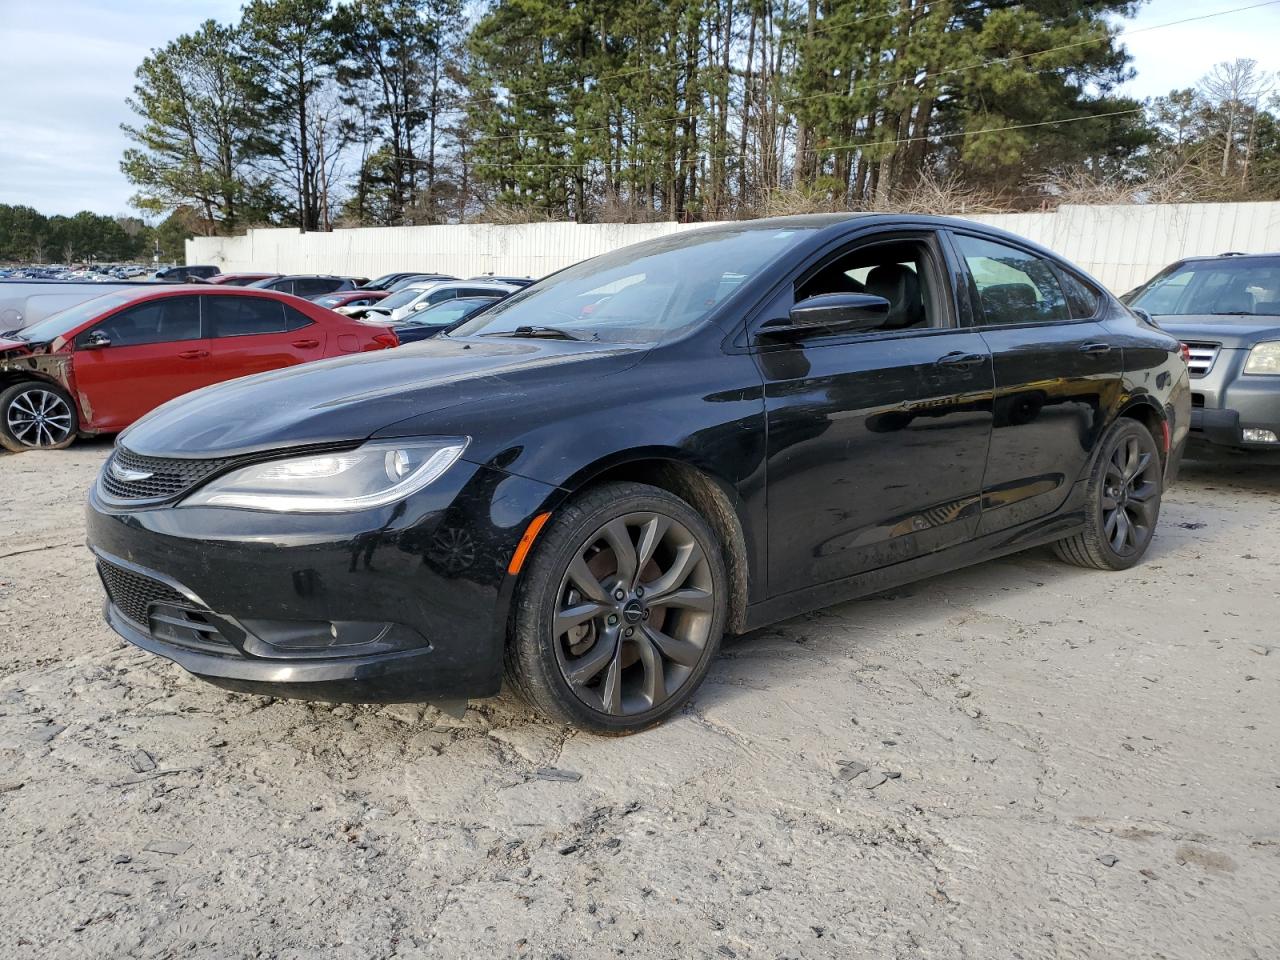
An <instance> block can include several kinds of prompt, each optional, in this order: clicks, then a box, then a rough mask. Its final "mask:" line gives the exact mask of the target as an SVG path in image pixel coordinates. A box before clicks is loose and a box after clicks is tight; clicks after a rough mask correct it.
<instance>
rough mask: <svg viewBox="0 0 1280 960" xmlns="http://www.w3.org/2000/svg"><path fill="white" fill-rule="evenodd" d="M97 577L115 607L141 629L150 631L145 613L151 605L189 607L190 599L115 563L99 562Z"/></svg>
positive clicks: (146, 613)
mask: <svg viewBox="0 0 1280 960" xmlns="http://www.w3.org/2000/svg"><path fill="white" fill-rule="evenodd" d="M98 575H99V576H101V577H102V585H103V586H104V587H105V588H106V591H107V597H108V598H109V599H110V600H111V603H112V604H113V605H114V606H115V608H116V609H117V610H119V611H120V612H121V613H122V614H124V615H125V616H126V617H128V618H129V619H130V620H132V621H133V622H134V623H136V624H138V625H139V626H141V627H144V628H148V629H149V625H148V611H149V610H150V609H151V605H152V604H153V603H168V604H177V605H180V606H188V607H189V606H191V601H190V600H188V599H187V598H186V597H184V596H183V595H182V594H180V593H178V591H177V590H174V589H173V588H172V587H170V586H168V585H167V584H163V583H161V582H160V581H159V580H153V579H151V578H150V577H144V576H143V575H142V574H140V573H134V572H133V571H132V570H126V569H124V568H123V567H117V566H116V565H115V564H114V563H108V562H107V561H105V560H99V561H98Z"/></svg>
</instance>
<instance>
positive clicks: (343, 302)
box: [311, 287, 389, 317]
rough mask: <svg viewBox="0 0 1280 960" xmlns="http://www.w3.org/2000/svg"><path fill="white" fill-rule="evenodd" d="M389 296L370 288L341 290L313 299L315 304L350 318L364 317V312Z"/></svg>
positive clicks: (383, 291)
mask: <svg viewBox="0 0 1280 960" xmlns="http://www.w3.org/2000/svg"><path fill="white" fill-rule="evenodd" d="M387 296H389V294H388V293H387V291H386V290H370V289H369V288H368V287H360V288H358V289H356V290H340V291H339V292H337V293H326V294H324V295H322V296H319V297H312V298H311V301H312V302H313V303H318V304H319V305H320V306H322V307H328V308H329V309H330V310H336V311H337V312H338V313H341V314H344V315H345V316H348V317H359V316H363V315H364V312H365V311H366V310H367V309H368V308H369V307H372V306H373V305H374V304H376V303H377V302H378V301H380V300H382V299H383V298H384V297H387Z"/></svg>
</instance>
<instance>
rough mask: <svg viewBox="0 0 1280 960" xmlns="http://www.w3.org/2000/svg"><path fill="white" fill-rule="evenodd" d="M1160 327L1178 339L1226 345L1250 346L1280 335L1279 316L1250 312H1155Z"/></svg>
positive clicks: (1231, 346) (1229, 346) (1277, 337)
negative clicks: (1181, 313) (1225, 313)
mask: <svg viewBox="0 0 1280 960" xmlns="http://www.w3.org/2000/svg"><path fill="white" fill-rule="evenodd" d="M1155 321H1156V323H1157V324H1159V326H1160V329H1162V330H1167V331H1168V332H1169V333H1171V334H1173V335H1174V336H1175V337H1177V338H1179V339H1180V340H1193V341H1194V340H1203V341H1209V342H1213V343H1220V344H1222V345H1223V346H1224V347H1227V348H1233V347H1234V348H1245V347H1252V346H1253V345H1254V344H1255V343H1258V342H1260V341H1262V340H1277V339H1280V317H1265V316H1256V315H1253V314H1243V315H1239V314H1232V315H1224V314H1209V315H1207V316H1175V315H1166V316H1156V317H1155Z"/></svg>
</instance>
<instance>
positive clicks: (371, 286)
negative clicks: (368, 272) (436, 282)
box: [361, 270, 454, 290]
mask: <svg viewBox="0 0 1280 960" xmlns="http://www.w3.org/2000/svg"><path fill="white" fill-rule="evenodd" d="M426 278H437V279H443V280H452V279H454V278H453V277H450V276H448V275H447V274H443V273H424V272H423V271H421V270H402V271H400V272H399V273H384V274H383V275H382V276H380V277H378V278H377V279H376V280H370V281H369V282H368V283H366V284H363V285H362V286H361V289H362V290H390V289H391V287H392V285H393V284H396V283H399V282H400V281H402V280H409V281H412V280H414V279H426Z"/></svg>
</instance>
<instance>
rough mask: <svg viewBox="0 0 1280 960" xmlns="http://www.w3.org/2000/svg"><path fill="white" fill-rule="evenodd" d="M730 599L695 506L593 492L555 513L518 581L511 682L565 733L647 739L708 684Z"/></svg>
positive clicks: (609, 489) (608, 489)
mask: <svg viewBox="0 0 1280 960" xmlns="http://www.w3.org/2000/svg"><path fill="white" fill-rule="evenodd" d="M622 536H625V537H626V538H627V541H628V542H629V543H630V545H631V550H632V551H633V553H632V554H630V555H629V554H628V552H627V548H626V544H624V543H622V542H621V539H620V538H621V537H622ZM615 543H616V544H618V549H617V550H615V549H614V547H613V546H612V544H615ZM620 557H621V558H623V562H621V563H620V562H619V558H620ZM628 557H629V559H628ZM646 557H647V560H646V559H645V558H646ZM663 564H666V566H665V568H664V566H663ZM633 568H634V570H633ZM632 570H633V572H632ZM650 578H652V579H650ZM588 579H589V580H590V581H592V582H593V583H594V588H593V587H592V586H591V583H585V582H584V581H587V580H588ZM624 588H625V589H624ZM617 591H621V592H622V594H623V596H622V597H618V596H617V595H616V593H617ZM704 594H709V596H704ZM728 596H729V578H728V574H727V572H726V569H725V562H724V556H723V551H722V547H721V544H720V541H719V538H718V537H717V536H716V534H715V532H714V531H713V530H712V529H711V526H710V525H709V524H708V523H707V522H706V520H704V519H703V518H702V517H701V516H700V515H699V514H698V513H697V511H695V510H694V509H693V508H692V507H691V506H689V504H688V503H686V502H685V501H683V500H681V499H680V498H679V497H676V496H674V495H673V494H670V493H668V492H667V491H665V490H662V489H660V488H658V487H652V486H648V485H647V484H641V483H608V484H603V485H601V486H599V487H595V488H593V489H591V490H589V491H587V492H586V493H584V494H583V495H582V496H580V497H578V498H576V499H574V500H572V501H570V502H569V503H568V504H566V505H565V506H563V507H561V508H560V509H559V510H557V511H556V513H555V515H554V516H553V517H552V520H551V521H550V524H549V526H548V527H547V529H546V530H544V531H543V533H542V535H541V536H540V537H539V539H538V541H537V543H536V544H535V547H534V551H533V553H532V555H531V556H530V558H529V560H528V563H527V564H526V566H525V568H524V571H523V572H522V574H521V581H520V584H519V586H518V589H517V593H516V599H515V608H514V612H513V615H512V621H511V631H510V635H509V637H508V642H507V662H506V666H507V676H508V679H509V680H510V681H511V684H512V686H513V687H514V688H515V690H516V692H517V693H518V694H519V695H520V696H521V697H522V698H523V699H524V700H526V701H527V702H528V703H529V704H530V705H531V706H533V707H534V708H536V709H538V710H540V711H541V712H542V713H544V714H546V715H547V716H549V717H551V718H553V719H555V720H558V721H560V722H563V723H569V724H572V725H574V726H576V727H580V728H582V729H584V730H589V731H592V732H594V733H600V734H613V735H618V734H629V733H635V732H637V731H639V730H644V729H645V728H647V727H651V726H653V725H654V724H656V723H658V722H660V721H661V720H663V719H664V718H665V717H667V716H669V715H670V714H672V713H673V712H674V711H676V710H678V709H680V707H681V706H682V705H683V704H684V703H685V702H686V701H687V700H688V699H689V697H690V696H691V695H692V694H693V692H694V690H696V689H697V687H698V686H699V685H700V684H701V683H702V680H703V678H704V677H705V676H706V673H707V670H708V669H709V667H710V666H711V661H712V660H713V659H714V658H715V655H716V651H717V650H718V649H719V647H720V639H721V637H722V635H723V634H724V629H725V617H726V608H727V598H728ZM646 597H647V598H648V599H647V600H646V599H645V598H646ZM664 598H665V599H667V600H669V601H670V602H664ZM570 624H572V625H570ZM562 626H566V627H567V628H566V629H563V630H562V629H560V628H561V627H562ZM669 654H671V655H673V656H669ZM571 674H573V675H576V680H575V682H573V683H571V682H570V680H569V678H568V677H569V675H571Z"/></svg>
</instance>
